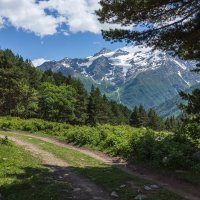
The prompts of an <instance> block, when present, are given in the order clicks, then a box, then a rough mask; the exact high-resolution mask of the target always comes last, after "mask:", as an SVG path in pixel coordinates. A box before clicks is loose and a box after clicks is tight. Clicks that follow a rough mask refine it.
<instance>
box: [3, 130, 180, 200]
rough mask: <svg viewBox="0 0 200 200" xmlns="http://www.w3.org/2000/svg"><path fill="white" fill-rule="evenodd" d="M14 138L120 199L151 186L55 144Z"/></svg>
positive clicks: (158, 199) (154, 197) (158, 194)
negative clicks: (59, 160) (54, 159)
mask: <svg viewBox="0 0 200 200" xmlns="http://www.w3.org/2000/svg"><path fill="white" fill-rule="evenodd" d="M4 135H5V134H4ZM6 135H8V136H9V135H11V134H8V133H6ZM15 137H18V138H20V139H22V140H25V141H28V142H30V143H32V144H34V145H37V146H38V147H40V148H42V149H43V150H46V151H48V152H51V153H53V154H54V155H55V156H57V157H58V158H61V159H63V160H65V161H66V162H67V163H68V164H70V166H71V167H72V168H73V169H74V170H76V171H77V172H79V173H80V174H81V175H83V176H85V177H87V178H88V179H90V180H91V181H93V182H95V183H96V184H98V185H99V186H101V187H103V188H104V189H106V190H107V191H108V192H112V191H116V192H117V193H118V194H119V195H120V199H132V198H133V197H135V196H136V195H137V189H136V188H139V187H141V188H143V186H144V185H148V184H152V183H151V182H149V181H146V180H142V179H140V178H138V177H135V176H131V175H128V174H126V173H125V172H123V171H121V170H119V169H116V168H114V167H112V166H109V165H106V164H104V163H102V162H101V161H98V160H96V159H94V158H91V157H89V156H87V155H85V154H83V153H81V152H77V151H75V150H71V149H67V148H63V147H59V146H57V145H55V144H50V143H48V142H44V141H41V140H40V139H35V138H31V137H30V136H28V137H27V136H25V135H24V136H21V135H20V136H19V135H15ZM130 182H132V183H134V184H135V186H136V188H135V189H133V188H131V187H130V186H129V183H130ZM123 184H126V185H127V187H125V188H120V185H123ZM144 193H146V195H147V196H148V199H149V200H168V199H170V200H183V198H181V197H179V196H177V195H175V194H174V193H171V192H168V191H166V190H164V189H162V188H160V189H158V190H154V191H152V192H148V193H147V192H144Z"/></svg>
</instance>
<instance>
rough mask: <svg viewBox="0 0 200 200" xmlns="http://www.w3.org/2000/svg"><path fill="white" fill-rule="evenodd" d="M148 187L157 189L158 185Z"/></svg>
mask: <svg viewBox="0 0 200 200" xmlns="http://www.w3.org/2000/svg"><path fill="white" fill-rule="evenodd" d="M150 187H151V188H152V189H158V188H159V186H158V185H151V186H150Z"/></svg>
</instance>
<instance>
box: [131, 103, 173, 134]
mask: <svg viewBox="0 0 200 200" xmlns="http://www.w3.org/2000/svg"><path fill="white" fill-rule="evenodd" d="M174 120H175V119H174ZM130 125H131V126H133V127H148V128H151V129H153V130H158V131H160V130H163V129H166V130H170V129H169V128H168V127H167V126H164V121H163V120H162V119H161V118H160V117H159V116H158V115H157V113H156V111H155V110H153V109H150V110H149V111H148V113H147V112H146V111H145V109H144V108H143V106H142V105H140V106H139V107H137V106H135V107H134V109H133V112H132V114H131V117H130Z"/></svg>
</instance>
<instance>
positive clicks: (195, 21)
mask: <svg viewBox="0 0 200 200" xmlns="http://www.w3.org/2000/svg"><path fill="white" fill-rule="evenodd" d="M100 4H101V8H100V9H99V10H98V11H96V13H97V15H98V16H99V20H100V22H102V23H109V24H120V25H122V26H124V27H126V28H119V29H110V30H105V31H102V33H103V36H104V38H105V39H107V40H113V41H126V42H137V43H139V44H144V43H146V44H147V45H149V46H154V47H156V48H160V49H164V50H172V51H173V52H174V53H175V54H178V55H179V56H181V57H182V58H185V59H194V60H198V61H200V37H199V35H200V1H199V0H184V1H182V0H176V1H171V0H160V1H157V0H145V1H141V0H121V1H116V0H109V1H108V0H101V1H100ZM127 27H131V28H130V29H129V28H127ZM138 27H139V28H138ZM188 36H189V37H188Z"/></svg>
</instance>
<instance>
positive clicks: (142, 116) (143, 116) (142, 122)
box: [138, 105, 148, 127]
mask: <svg viewBox="0 0 200 200" xmlns="http://www.w3.org/2000/svg"><path fill="white" fill-rule="evenodd" d="M138 121H139V127H147V125H148V116H147V113H146V111H145V109H144V107H143V106H142V105H140V106H139V116H138Z"/></svg>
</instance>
